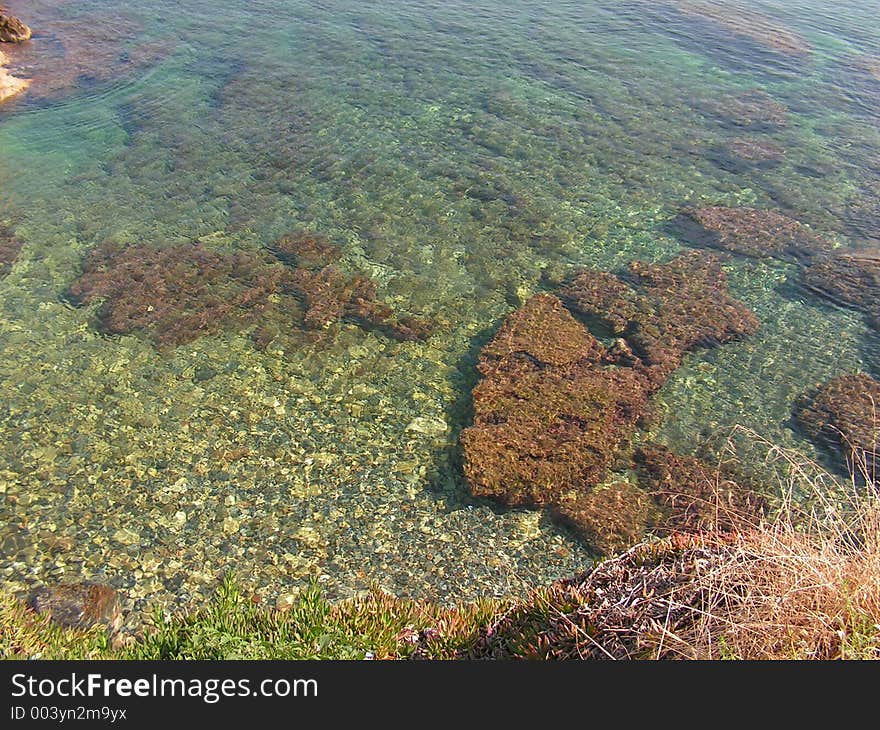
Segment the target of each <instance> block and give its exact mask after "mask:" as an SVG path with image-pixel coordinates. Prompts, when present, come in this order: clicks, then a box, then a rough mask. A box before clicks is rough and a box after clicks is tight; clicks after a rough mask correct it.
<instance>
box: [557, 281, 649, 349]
mask: <svg viewBox="0 0 880 730" xmlns="http://www.w3.org/2000/svg"><path fill="white" fill-rule="evenodd" d="M559 296H560V297H561V298H562V300H563V301H564V302H565V303H566V305H567V306H568V307H569V308H571V309H572V310H574V311H576V312H578V313H580V314H582V315H584V316H585V317H587V318H588V319H597V320H599V321H600V322H602V323H603V324H604V325H605V326H606V327H608V328H609V329H610V330H611V332H612V333H613V334H616V335H621V334H623V333H624V332H626V331H627V328H628V327H629V325H630V322H633V321H635V320H636V319H638V316H639V302H638V299H637V295H636V293H635V291H634V290H633V288H632V287H631V286H630V285H629V284H627V283H626V282H625V281H622V280H621V279H620V278H619V277H617V276H615V275H614V274H612V273H609V272H607V271H596V270H595V269H581V270H580V271H579V272H578V273H577V274H575V275H574V276H573V277H572V278H571V279H570V280H569V282H568V283H567V284H566V285H565V286H564V287H563V288H562V289H561V290H560V292H559Z"/></svg>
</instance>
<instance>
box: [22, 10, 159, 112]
mask: <svg viewBox="0 0 880 730" xmlns="http://www.w3.org/2000/svg"><path fill="white" fill-rule="evenodd" d="M57 5H58V4H57V3H50V2H38V3H34V4H33V7H32V8H31V9H30V11H29V12H30V15H31V18H30V19H31V22H33V23H34V24H35V26H36V25H38V26H39V29H40V34H39V37H35V38H33V39H32V40H31V42H29V43H24V44H14V45H13V44H10V45H9V46H8V47H7V52H8V55H9V57H10V60H11V62H13V63H15V65H16V67H17V68H19V69H21V71H22V72H23V73H24V74H25V75H26V76H27V78H28V80H29V81H30V91H29V98H33V99H35V100H43V99H55V98H58V97H59V96H62V95H64V94H67V93H70V92H71V91H75V90H77V89H78V88H82V86H83V85H84V84H91V83H94V82H103V81H108V80H111V79H115V78H118V77H120V76H123V75H125V74H127V73H130V72H131V71H134V70H136V69H141V68H145V67H147V66H150V65H153V64H155V63H157V62H158V61H159V60H161V59H162V58H164V57H166V56H167V55H168V54H169V53H170V51H171V45H170V44H169V42H168V41H167V40H165V39H153V40H151V41H149V42H142V41H140V40H139V39H140V38H141V37H142V36H143V33H144V28H143V26H142V24H141V23H140V22H139V21H138V20H136V19H135V18H134V17H132V16H127V15H125V14H124V12H119V11H114V12H113V13H108V14H106V15H97V14H95V13H88V12H86V13H85V14H82V15H77V14H76V13H74V14H71V12H70V10H69V9H68V10H66V11H64V12H60V11H59V9H58V7H57Z"/></svg>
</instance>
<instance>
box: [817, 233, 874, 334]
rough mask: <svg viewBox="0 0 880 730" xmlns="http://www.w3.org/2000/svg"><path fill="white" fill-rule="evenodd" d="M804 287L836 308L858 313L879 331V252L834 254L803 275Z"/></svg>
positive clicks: (850, 251) (868, 250)
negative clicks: (863, 315) (837, 305)
mask: <svg viewBox="0 0 880 730" xmlns="http://www.w3.org/2000/svg"><path fill="white" fill-rule="evenodd" d="M803 281H804V285H805V286H806V287H807V288H808V289H810V290H811V291H813V292H814V293H816V294H818V295H819V296H821V297H824V298H825V299H829V300H830V301H832V302H834V303H835V304H839V305H842V306H845V307H852V308H854V309H858V310H860V311H862V312H864V313H865V314H867V315H868V322H869V324H870V325H871V326H872V327H874V328H880V249H878V248H869V249H857V250H842V251H835V252H833V253H831V254H829V255H827V256H822V257H818V258H816V259H814V260H813V262H812V263H811V264H810V266H808V267H807V268H806V269H805V270H804V272H803Z"/></svg>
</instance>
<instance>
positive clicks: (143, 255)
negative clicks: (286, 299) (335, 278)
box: [68, 243, 287, 346]
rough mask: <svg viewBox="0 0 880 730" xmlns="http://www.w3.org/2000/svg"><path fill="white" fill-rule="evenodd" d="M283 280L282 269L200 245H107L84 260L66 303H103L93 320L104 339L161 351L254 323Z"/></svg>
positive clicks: (248, 256) (237, 254)
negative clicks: (126, 339) (139, 340)
mask: <svg viewBox="0 0 880 730" xmlns="http://www.w3.org/2000/svg"><path fill="white" fill-rule="evenodd" d="M286 275H287V272H286V269H285V268H284V267H283V266H282V265H280V264H269V263H266V262H265V261H263V260H261V259H260V258H259V257H257V256H255V255H253V254H250V253H235V254H229V255H227V254H220V253H216V252H214V251H210V250H209V249H207V248H205V247H204V246H202V245H201V244H199V243H194V244H187V245H183V246H170V247H167V248H154V247H152V246H146V245H133V246H128V247H124V248H120V247H117V246H115V245H113V244H105V245H101V246H99V247H97V248H96V249H94V250H92V252H91V253H90V254H89V256H88V257H87V259H86V262H85V265H84V267H83V273H82V275H81V276H80V277H79V278H78V279H77V280H76V281H74V282H73V284H71V286H70V288H69V290H68V296H69V298H70V299H71V300H72V301H73V302H74V303H77V304H89V303H91V302H93V301H96V300H102V301H103V303H102V304H101V306H100V308H99V309H98V320H99V322H100V325H101V328H102V329H103V330H104V331H105V332H108V333H112V334H129V333H132V332H143V333H144V334H146V335H147V336H148V337H150V338H151V339H152V340H153V341H154V342H155V343H156V344H157V345H159V346H166V345H171V346H173V345H180V344H183V343H186V342H191V341H192V340H194V339H196V338H197V337H200V336H202V335H205V334H211V333H214V332H218V331H220V330H221V329H224V328H226V327H229V326H231V325H233V324H238V325H246V324H251V323H254V322H256V321H258V320H259V319H260V317H261V315H262V312H263V311H264V310H265V309H266V308H267V306H269V297H270V295H271V294H273V293H275V292H276V291H278V289H279V288H280V287H281V285H282V282H283V280H284V278H285V276H286Z"/></svg>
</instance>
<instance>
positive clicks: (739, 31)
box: [671, 0, 811, 57]
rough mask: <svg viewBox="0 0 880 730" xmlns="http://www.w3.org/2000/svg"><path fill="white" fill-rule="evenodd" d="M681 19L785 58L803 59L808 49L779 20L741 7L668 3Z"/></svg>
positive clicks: (693, 0)
mask: <svg viewBox="0 0 880 730" xmlns="http://www.w3.org/2000/svg"><path fill="white" fill-rule="evenodd" d="M671 4H672V5H673V6H674V7H675V8H676V9H677V10H678V11H679V12H680V13H681V14H682V16H684V17H685V18H691V19H694V20H697V21H699V22H700V23H705V24H708V25H711V26H713V27H714V28H717V29H719V30H722V31H724V32H727V33H731V34H733V35H734V36H736V37H738V38H741V39H745V40H748V41H750V42H751V43H754V44H756V45H758V46H760V47H762V48H765V49H767V50H770V51H774V52H776V53H781V54H784V55H787V56H795V57H802V56H805V55H807V54H808V53H809V52H810V50H811V48H810V44H809V42H808V41H807V39H806V38H804V37H803V36H802V35H800V34H799V33H795V32H794V31H792V30H790V29H788V28H786V27H785V26H783V25H782V23H780V22H779V21H778V20H775V19H774V18H771V17H770V16H768V15H764V14H763V13H760V12H758V11H756V10H751V9H749V8H745V7H743V6H742V5H730V4H727V3H718V2H703V1H701V0H671Z"/></svg>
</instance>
